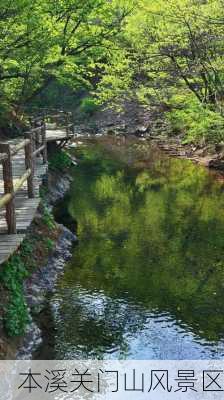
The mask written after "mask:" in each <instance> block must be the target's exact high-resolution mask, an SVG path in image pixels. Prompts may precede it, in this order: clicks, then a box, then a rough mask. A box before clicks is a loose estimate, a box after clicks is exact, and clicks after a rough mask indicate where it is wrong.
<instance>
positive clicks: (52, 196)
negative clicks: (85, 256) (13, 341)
mask: <svg viewBox="0 0 224 400" xmlns="http://www.w3.org/2000/svg"><path fill="white" fill-rule="evenodd" d="M47 181H48V194H47V197H46V200H47V203H48V206H49V208H52V207H53V205H54V204H55V203H56V202H57V201H58V200H60V199H62V198H63V197H64V196H65V194H66V192H67V191H68V190H69V188H70V185H71V181H72V178H71V176H70V175H69V173H67V174H63V173H62V174H61V175H59V174H58V173H57V174H56V173H49V174H48V177H47ZM36 218H40V215H38V214H37V216H36ZM57 225H58V226H57V228H59V230H60V232H61V233H60V236H59V238H58V240H57V243H56V247H55V249H54V252H53V254H52V256H51V257H50V259H49V260H48V262H47V263H46V265H44V266H40V268H38V269H37V270H36V271H35V272H34V273H33V274H32V276H31V277H30V278H29V279H27V280H26V281H25V283H24V292H25V297H26V300H27V304H28V307H29V312H30V318H31V321H32V322H31V324H30V325H29V326H28V327H27V331H26V333H25V335H24V339H23V343H22V346H21V347H20V349H19V351H18V352H17V355H16V357H17V359H30V358H32V354H33V353H34V351H36V349H37V348H38V347H39V346H40V345H41V343H42V339H43V338H42V336H43V332H42V331H41V329H40V328H39V327H38V324H37V323H36V321H38V320H39V315H40V314H41V313H42V312H43V310H44V308H45V306H46V298H47V295H48V294H49V293H53V291H54V287H55V284H56V281H57V279H58V278H59V276H60V274H62V273H63V270H64V266H65V263H66V262H67V261H68V260H69V258H70V257H71V250H72V246H73V245H74V244H75V243H76V242H77V237H76V235H75V234H74V233H72V232H71V231H70V230H68V229H67V228H66V227H65V226H63V225H59V224H57Z"/></svg>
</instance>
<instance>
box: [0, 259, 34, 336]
mask: <svg viewBox="0 0 224 400" xmlns="http://www.w3.org/2000/svg"><path fill="white" fill-rule="evenodd" d="M27 276H28V272H27V270H26V268H25V265H24V263H23V262H22V260H21V258H20V257H19V256H17V255H15V256H13V257H11V258H10V260H9V261H8V262H7V263H5V264H4V266H3V268H2V270H1V273H0V280H1V282H2V283H3V285H4V286H5V288H6V289H7V290H8V296H9V299H8V303H7V306H6V310H5V313H4V319H3V320H4V326H5V329H6V332H7V334H8V335H9V336H20V335H22V334H23V333H24V332H25V328H26V325H27V323H28V321H29V313H28V308H27V304H26V300H25V297H24V293H23V280H24V278H26V277H27Z"/></svg>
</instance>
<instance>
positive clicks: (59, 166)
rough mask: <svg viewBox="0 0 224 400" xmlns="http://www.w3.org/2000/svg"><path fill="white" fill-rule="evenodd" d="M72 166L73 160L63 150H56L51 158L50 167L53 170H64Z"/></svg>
mask: <svg viewBox="0 0 224 400" xmlns="http://www.w3.org/2000/svg"><path fill="white" fill-rule="evenodd" d="M71 166H72V160H71V158H70V157H69V156H68V154H67V153H66V152H65V151H63V150H59V151H57V152H55V153H54V154H52V156H51V157H50V158H49V168H50V169H51V170H53V171H63V170H65V169H68V168H70V167H71Z"/></svg>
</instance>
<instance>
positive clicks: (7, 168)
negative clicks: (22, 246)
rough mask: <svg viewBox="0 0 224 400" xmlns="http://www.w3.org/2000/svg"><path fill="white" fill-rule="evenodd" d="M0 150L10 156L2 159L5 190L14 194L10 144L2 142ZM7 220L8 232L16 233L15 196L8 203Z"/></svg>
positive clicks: (6, 192)
mask: <svg viewBox="0 0 224 400" xmlns="http://www.w3.org/2000/svg"><path fill="white" fill-rule="evenodd" d="M0 152H1V153H6V154H7V155H8V158H7V159H6V160H4V161H2V168H3V180H4V192H5V194H12V195H13V194H14V187H13V172H12V158H11V152H10V146H9V144H5V143H4V144H3V143H2V144H0ZM5 207H6V214H5V216H6V222H7V226H8V234H9V235H11V234H16V213H15V203H14V197H12V199H11V200H10V201H9V202H8V204H6V206H5Z"/></svg>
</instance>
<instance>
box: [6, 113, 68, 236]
mask: <svg viewBox="0 0 224 400" xmlns="http://www.w3.org/2000/svg"><path fill="white" fill-rule="evenodd" d="M50 123H53V124H55V127H54V128H53V129H63V130H64V131H65V133H66V136H67V138H70V137H71V135H73V133H74V129H73V123H72V122H71V114H70V113H65V112H58V113H57V114H48V115H47V113H46V112H44V113H43V112H40V113H39V116H38V117H37V116H35V117H32V116H31V117H30V124H31V129H30V130H29V131H28V132H26V133H25V135H24V136H25V138H24V140H23V141H22V142H20V143H19V144H18V145H16V146H12V145H10V144H8V143H0V165H1V164H2V173H3V181H4V195H3V196H1V197H0V209H1V208H3V207H5V209H6V214H5V215H6V223H7V227H8V234H15V233H16V232H17V229H16V213H15V195H16V193H17V192H18V190H19V189H21V187H22V186H23V185H24V182H25V181H27V196H28V198H34V197H35V187H34V168H35V163H34V160H35V158H36V157H40V156H42V158H43V163H44V164H46V163H47V138H46V125H47V124H50ZM23 149H24V153H25V155H24V163H25V172H24V173H23V174H22V176H20V177H19V179H17V180H16V182H14V178H13V157H14V156H15V155H16V154H18V152H19V151H21V150H23Z"/></svg>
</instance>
